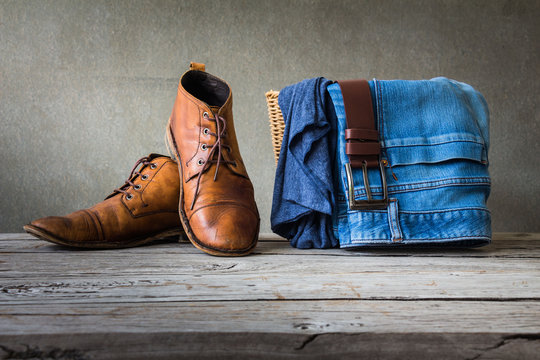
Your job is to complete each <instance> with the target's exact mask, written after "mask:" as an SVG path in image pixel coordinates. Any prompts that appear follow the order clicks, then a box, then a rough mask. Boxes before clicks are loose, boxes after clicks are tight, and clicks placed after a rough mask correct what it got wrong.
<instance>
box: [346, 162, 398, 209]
mask: <svg viewBox="0 0 540 360" xmlns="http://www.w3.org/2000/svg"><path fill="white" fill-rule="evenodd" d="M379 170H380V174H381V184H382V187H383V195H384V199H373V197H372V196H371V188H370V185H369V179H368V172H367V162H366V161H364V162H363V163H362V175H363V177H364V186H365V188H366V194H367V200H355V198H354V181H353V175H352V169H351V164H350V163H346V164H345V173H346V174H347V184H348V185H349V209H351V210H363V209H386V208H387V207H388V187H387V185H386V176H385V170H384V165H383V164H382V162H381V161H380V160H379Z"/></svg>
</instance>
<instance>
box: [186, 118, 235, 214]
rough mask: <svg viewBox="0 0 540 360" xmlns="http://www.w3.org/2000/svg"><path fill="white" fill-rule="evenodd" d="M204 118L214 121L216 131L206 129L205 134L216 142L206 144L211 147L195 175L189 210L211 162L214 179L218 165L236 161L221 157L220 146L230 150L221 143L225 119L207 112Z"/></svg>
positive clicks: (229, 149) (224, 132)
mask: <svg viewBox="0 0 540 360" xmlns="http://www.w3.org/2000/svg"><path fill="white" fill-rule="evenodd" d="M203 116H204V118H205V119H207V120H210V121H215V122H216V130H217V132H215V133H214V132H211V131H208V132H207V134H209V135H211V136H215V137H216V142H215V143H214V145H207V147H208V148H211V150H210V151H209V152H208V155H207V156H206V159H204V163H203V165H204V166H203V168H202V169H201V171H200V172H199V175H198V176H197V185H196V187H195V195H194V196H193V201H192V202H191V208H190V209H191V210H193V206H194V205H195V201H196V200H197V196H198V195H199V186H200V183H201V177H202V174H203V173H204V172H205V171H206V170H207V169H208V168H209V167H210V166H212V164H216V171H215V172H214V181H216V180H217V175H218V171H219V166H220V165H221V164H222V163H225V164H231V165H233V166H236V161H230V160H225V158H223V152H222V148H223V149H225V150H227V151H228V152H231V147H230V146H229V145H226V144H224V143H223V138H224V137H225V136H226V129H227V121H226V120H225V118H224V117H222V116H220V115H216V114H214V113H212V117H210V116H209V115H208V113H206V112H205V113H204V115H203ZM216 153H217V159H214V155H215V154H216Z"/></svg>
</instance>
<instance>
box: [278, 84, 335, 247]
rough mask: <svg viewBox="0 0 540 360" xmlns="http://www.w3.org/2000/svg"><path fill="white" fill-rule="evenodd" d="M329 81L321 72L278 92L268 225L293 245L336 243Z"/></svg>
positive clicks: (332, 135) (332, 134)
mask: <svg viewBox="0 0 540 360" xmlns="http://www.w3.org/2000/svg"><path fill="white" fill-rule="evenodd" d="M329 84H331V81H329V80H327V79H325V78H315V79H308V80H304V81H302V82H299V83H297V84H294V85H291V86H288V87H286V88H284V89H283V90H281V91H280V93H279V98H278V102H279V106H280V108H281V112H282V114H283V118H284V120H285V131H284V134H283V141H282V145H281V152H280V156H279V160H278V164H277V169H276V178H275V182H274V196H273V200H272V213H271V219H270V220H271V226H272V231H274V232H275V233H276V234H279V235H281V236H283V237H285V238H287V239H289V241H290V243H291V245H292V246H294V247H298V248H312V247H314V248H329V247H337V246H338V241H337V239H336V238H335V237H334V232H333V229H332V224H333V219H332V212H333V209H334V208H335V202H334V199H335V194H334V184H335V181H334V180H333V177H334V174H333V170H334V169H333V159H334V157H335V147H336V145H335V143H336V134H335V126H336V123H337V120H336V115H335V112H334V106H333V105H332V101H331V100H330V96H329V94H328V92H327V90H326V88H327V86H328V85H329Z"/></svg>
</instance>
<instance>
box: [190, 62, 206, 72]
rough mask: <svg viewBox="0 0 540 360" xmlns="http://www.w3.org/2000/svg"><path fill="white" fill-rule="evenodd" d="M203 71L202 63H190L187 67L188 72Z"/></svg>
mask: <svg viewBox="0 0 540 360" xmlns="http://www.w3.org/2000/svg"><path fill="white" fill-rule="evenodd" d="M204 69H205V67H204V64H202V63H196V62H191V64H190V65H189V70H197V71H205V70H204Z"/></svg>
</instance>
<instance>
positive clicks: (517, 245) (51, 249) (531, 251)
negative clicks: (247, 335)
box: [0, 233, 540, 258]
mask: <svg viewBox="0 0 540 360" xmlns="http://www.w3.org/2000/svg"><path fill="white" fill-rule="evenodd" d="M501 235H505V234H496V235H495V236H494V240H493V243H492V244H491V245H489V246H486V247H482V248H478V249H443V248H438V249H411V248H387V249H364V250H361V251H347V250H343V249H295V248H292V247H291V246H290V245H289V244H288V243H287V242H286V241H280V240H275V237H273V238H274V240H272V237H271V236H267V238H262V239H261V240H260V242H259V244H258V246H257V248H256V249H255V252H254V254H255V255H256V254H265V255H302V256H305V255H319V256H356V257H359V256H361V257H366V256H430V257H440V256H445V257H524V258H540V234H537V233H534V234H531V233H524V234H521V235H520V234H519V233H516V234H513V233H512V234H508V235H505V236H501ZM2 237H3V238H2ZM21 252H27V253H81V254H85V255H87V254H88V253H107V252H115V253H118V252H120V253H122V254H124V256H128V255H131V254H145V253H148V254H155V253H156V252H165V253H168V254H200V253H201V252H200V251H199V250H198V249H196V248H194V247H193V246H191V245H190V244H189V243H188V242H182V243H178V242H177V241H176V240H175V239H169V240H164V241H160V242H157V243H154V244H152V245H148V246H141V247H136V248H131V249H120V250H76V249H75V250H73V249H70V248H67V247H64V246H58V245H54V244H50V243H48V242H46V241H42V240H38V239H36V238H34V237H33V236H31V235H29V234H0V255H1V254H8V253H21Z"/></svg>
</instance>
